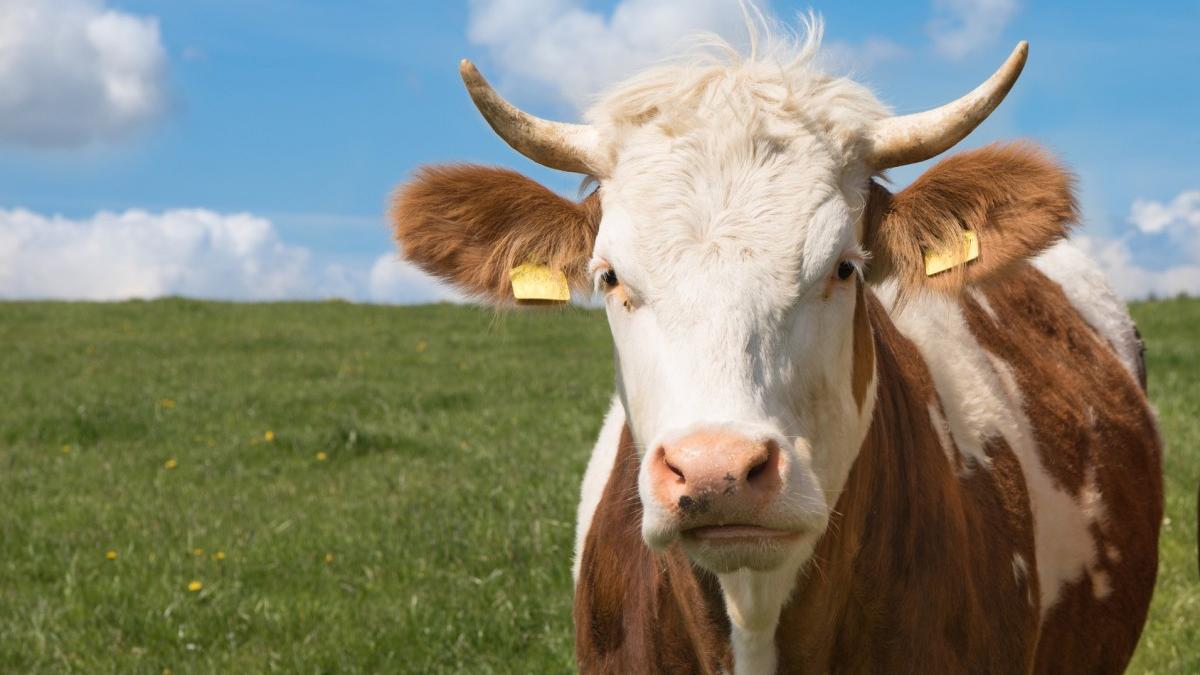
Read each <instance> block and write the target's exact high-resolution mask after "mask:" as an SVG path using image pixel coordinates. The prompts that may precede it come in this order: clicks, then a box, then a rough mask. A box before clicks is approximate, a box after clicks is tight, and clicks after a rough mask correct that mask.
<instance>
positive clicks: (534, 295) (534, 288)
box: [508, 263, 571, 305]
mask: <svg viewBox="0 0 1200 675" xmlns="http://www.w3.org/2000/svg"><path fill="white" fill-rule="evenodd" d="M508 278H509V280H510V281H511V282H512V291H513V297H514V298H516V299H517V302H518V303H521V304H531V305H536V304H543V303H559V302H570V300H571V289H570V287H568V286H567V275H565V274H563V273H562V270H556V269H552V268H550V267H547V266H545V265H535V264H534V263H525V264H523V265H517V266H516V267H514V268H512V269H511V270H509V272H508Z"/></svg>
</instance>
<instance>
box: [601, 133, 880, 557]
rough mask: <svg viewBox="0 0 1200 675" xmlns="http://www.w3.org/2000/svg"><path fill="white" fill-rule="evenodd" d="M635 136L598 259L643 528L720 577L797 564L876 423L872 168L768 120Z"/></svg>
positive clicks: (656, 543)
mask: <svg viewBox="0 0 1200 675" xmlns="http://www.w3.org/2000/svg"><path fill="white" fill-rule="evenodd" d="M626 138H627V140H626V143H625V145H624V149H623V150H622V151H621V153H620V155H619V162H618V163H617V165H616V168H615V169H614V171H613V172H612V175H611V176H610V177H609V178H607V179H605V180H603V181H602V182H601V187H600V198H601V204H602V212H603V218H602V220H601V224H600V229H599V233H598V236H597V238H596V245H595V248H594V252H593V257H592V260H591V263H590V269H591V271H592V273H593V275H594V279H595V284H596V287H597V288H598V289H599V290H600V291H601V292H602V293H603V296H604V304H605V308H606V311H607V314H608V320H609V324H610V326H611V328H612V334H613V339H614V342H615V345H616V355H617V365H618V369H617V370H618V380H619V390H620V395H621V397H622V400H623V402H624V405H625V409H626V412H627V415H628V419H629V424H630V428H631V430H632V432H633V436H634V439H635V441H636V442H637V444H638V447H639V448H640V450H641V462H642V465H641V472H640V480H639V496H640V497H641V501H642V504H643V508H644V515H643V522H642V534H643V537H644V539H645V541H646V543H647V544H648V545H650V546H651V547H654V548H663V547H666V546H668V545H670V544H672V543H673V542H675V541H677V540H679V541H681V542H682V543H683V545H684V548H685V550H686V551H687V552H688V553H689V555H691V556H692V558H693V559H694V560H695V561H696V562H697V563H699V564H701V565H702V566H704V567H707V568H709V569H711V570H713V571H719V572H723V571H729V570H732V569H736V568H739V567H751V568H755V569H769V568H773V567H775V566H777V565H780V564H783V563H784V562H785V561H794V560H796V559H797V558H801V559H802V558H804V557H806V555H807V553H808V552H809V551H810V550H811V548H812V545H813V544H814V543H815V541H816V539H817V538H818V537H819V536H820V534H821V533H822V532H823V530H824V527H825V524H826V522H827V520H828V514H829V511H830V509H831V508H832V506H833V503H834V501H836V499H837V495H838V493H839V491H840V489H841V486H842V484H843V482H844V481H845V478H846V474H847V472H848V470H849V467H850V465H851V464H852V463H853V460H854V457H855V454H856V451H857V448H858V447H859V445H860V444H861V442H862V438H863V435H864V433H865V431H866V426H867V423H868V422H869V420H870V415H869V410H868V409H867V408H868V407H869V406H865V405H862V402H861V401H856V400H855V397H854V394H853V392H852V386H851V382H852V377H851V375H852V372H851V371H852V368H853V363H852V345H853V330H854V322H853V317H854V312H855V303H856V302H857V300H856V296H858V295H859V294H858V293H856V289H857V288H858V286H859V284H860V283H861V275H860V270H861V267H862V265H863V263H864V253H863V251H862V250H861V249H860V247H859V243H858V242H859V232H860V224H861V216H862V212H863V207H864V204H865V201H866V189H867V185H868V180H869V175H870V172H869V170H867V169H866V168H865V167H864V166H862V165H861V163H857V164H856V163H854V162H853V161H848V160H847V158H846V157H844V156H840V155H839V153H837V152H834V151H831V146H832V145H833V144H831V143H829V142H827V140H826V139H822V138H820V137H818V136H814V135H811V134H807V133H806V132H805V131H804V130H803V129H801V128H798V127H797V126H795V125H785V124H782V123H779V122H776V121H773V120H769V121H766V122H761V123H758V124H755V125H753V126H752V128H750V129H747V128H745V125H744V123H740V121H739V120H738V119H736V118H735V117H733V116H728V115H718V116H717V119H715V120H713V121H711V122H706V123H703V124H696V125H694V126H693V127H692V128H690V129H689V130H688V131H687V132H686V133H683V134H679V133H678V132H676V134H675V135H673V136H668V135H666V134H665V133H663V132H662V130H661V129H660V128H658V127H655V126H653V125H650V126H645V127H642V128H640V129H638V130H636V131H634V132H632V133H631V134H630V135H628V136H627V137H626Z"/></svg>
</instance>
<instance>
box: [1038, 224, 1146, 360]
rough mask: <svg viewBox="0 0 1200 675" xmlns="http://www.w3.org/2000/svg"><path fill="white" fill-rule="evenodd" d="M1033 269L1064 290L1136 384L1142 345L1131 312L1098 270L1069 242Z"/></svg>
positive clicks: (1046, 254) (1047, 253)
mask: <svg viewBox="0 0 1200 675" xmlns="http://www.w3.org/2000/svg"><path fill="white" fill-rule="evenodd" d="M1033 265H1034V266H1035V267H1037V268H1038V270H1039V271H1041V273H1042V274H1045V275H1046V276H1048V277H1050V278H1051V279H1053V280H1054V281H1055V282H1057V283H1058V285H1059V286H1061V287H1062V289H1063V293H1065V294H1066V296H1067V300H1068V301H1070V303H1071V306H1072V307H1074V308H1075V311H1077V312H1079V315H1080V316H1081V317H1083V320H1084V321H1086V322H1087V323H1088V325H1089V326H1091V327H1092V329H1093V330H1095V331H1096V332H1097V333H1099V334H1100V335H1101V336H1103V337H1104V339H1105V340H1107V341H1108V344H1109V345H1110V346H1111V347H1112V348H1113V350H1114V351H1115V352H1116V353H1117V357H1118V359H1119V360H1120V361H1121V365H1123V366H1125V369H1126V370H1128V371H1129V374H1130V375H1133V377H1134V379H1135V380H1136V379H1137V372H1138V362H1139V360H1140V359H1141V344H1140V342H1139V341H1138V338H1137V333H1136V332H1135V330H1134V326H1133V320H1132V319H1131V318H1130V317H1129V309H1128V308H1127V307H1126V306H1125V303H1124V302H1123V301H1122V300H1121V299H1120V298H1119V297H1117V294H1116V293H1114V292H1113V290H1112V288H1111V287H1109V285H1108V280H1107V279H1105V277H1104V272H1102V271H1101V270H1100V268H1099V266H1097V265H1096V263H1094V262H1092V260H1091V259H1090V258H1088V257H1087V256H1086V255H1084V253H1083V252H1082V251H1080V250H1079V249H1078V248H1075V246H1074V245H1072V244H1071V243H1070V242H1067V241H1062V242H1059V243H1058V244H1055V245H1054V246H1052V247H1050V248H1049V249H1047V250H1046V251H1045V252H1043V253H1042V254H1041V255H1039V256H1038V257H1036V258H1034V259H1033Z"/></svg>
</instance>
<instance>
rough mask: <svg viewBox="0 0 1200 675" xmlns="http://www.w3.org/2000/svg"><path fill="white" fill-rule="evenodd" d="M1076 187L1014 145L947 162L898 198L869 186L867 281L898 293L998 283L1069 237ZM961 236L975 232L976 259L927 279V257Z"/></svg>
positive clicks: (1050, 163) (1040, 153) (1034, 153)
mask: <svg viewBox="0 0 1200 675" xmlns="http://www.w3.org/2000/svg"><path fill="white" fill-rule="evenodd" d="M1074 182H1075V181H1074V178H1073V177H1072V176H1071V174H1070V173H1068V172H1067V171H1066V170H1065V169H1063V168H1062V167H1061V166H1059V165H1058V163H1057V162H1055V161H1054V159H1052V158H1051V157H1050V156H1049V154H1047V153H1046V152H1045V151H1044V150H1041V149H1040V148H1038V147H1036V146H1034V145H1032V144H1028V143H1013V144H1007V145H1003V144H992V145H989V146H986V147H983V148H980V149H978V150H972V151H969V152H963V153H959V154H957V155H954V156H952V157H949V158H947V159H944V160H942V161H941V162H939V163H938V164H936V165H935V166H934V167H933V168H931V169H929V170H928V171H926V172H925V173H924V174H922V175H921V177H920V178H918V179H917V180H916V181H915V182H913V184H912V185H910V186H909V187H907V188H905V189H904V190H902V191H900V192H899V193H898V194H896V195H892V194H890V193H889V192H888V191H887V190H886V189H884V188H883V187H881V186H879V185H878V184H877V183H872V184H871V196H870V200H869V202H868V207H867V222H866V228H865V235H864V240H865V241H864V246H865V247H866V249H867V250H868V251H870V255H871V263H870V267H869V270H868V273H867V278H868V280H869V281H871V282H879V281H882V280H884V279H886V278H889V277H893V278H896V279H897V280H898V281H899V282H900V288H901V293H902V294H907V293H911V292H913V291H915V290H917V289H919V288H922V287H925V288H935V289H938V290H941V291H946V292H958V291H960V290H962V288H963V287H964V286H967V285H971V284H977V283H983V282H986V281H987V280H989V279H995V278H999V277H1001V276H1003V274H1004V272H1005V270H1006V269H1007V268H1008V267H1009V266H1010V265H1012V264H1013V263H1014V262H1017V261H1020V260H1024V259H1026V258H1029V257H1030V256H1033V255H1035V254H1037V253H1038V252H1040V251H1042V250H1043V249H1045V248H1046V247H1048V246H1050V245H1051V244H1053V243H1054V242H1055V241H1057V240H1059V239H1061V238H1062V237H1063V236H1065V235H1066V233H1067V230H1068V228H1069V227H1070V226H1071V224H1073V223H1074V222H1075V220H1076V218H1077V217H1078V212H1077V209H1076V204H1075V195H1074ZM963 230H972V231H974V232H975V235H976V237H977V238H978V240H979V257H978V258H977V259H975V260H973V261H971V262H969V263H966V264H964V265H958V266H957V267H954V268H952V269H950V270H947V271H945V272H942V273H940V274H935V275H934V276H932V277H928V276H926V275H925V258H924V252H925V251H926V250H931V251H945V250H955V247H956V246H959V245H960V242H961V241H962V236H963V235H962V232H963Z"/></svg>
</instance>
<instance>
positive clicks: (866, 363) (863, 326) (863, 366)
mask: <svg viewBox="0 0 1200 675" xmlns="http://www.w3.org/2000/svg"><path fill="white" fill-rule="evenodd" d="M854 283H855V285H856V289H855V297H854V327H853V328H852V329H851V330H853V331H854V337H853V340H854V345H853V350H854V354H853V357H852V359H853V361H852V364H853V365H852V366H851V370H850V388H851V390H852V391H853V392H854V402H855V403H856V404H858V409H859V411H860V412H861V411H862V407H863V399H865V398H866V396H867V385H868V384H870V383H871V376H872V375H874V374H875V336H874V335H873V334H872V333H871V321H870V319H868V318H867V301H866V298H865V297H864V296H863V283H862V281H858V280H856V281H855V282H854Z"/></svg>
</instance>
